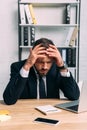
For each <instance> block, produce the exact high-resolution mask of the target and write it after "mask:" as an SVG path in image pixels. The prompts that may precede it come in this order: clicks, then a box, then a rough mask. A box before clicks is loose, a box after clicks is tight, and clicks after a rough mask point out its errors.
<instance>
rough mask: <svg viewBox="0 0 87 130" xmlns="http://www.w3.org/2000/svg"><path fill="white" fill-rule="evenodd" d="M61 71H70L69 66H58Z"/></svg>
mask: <svg viewBox="0 0 87 130" xmlns="http://www.w3.org/2000/svg"><path fill="white" fill-rule="evenodd" d="M58 68H59V70H60V71H62V70H68V68H67V65H66V64H65V63H64V64H63V65H62V66H58Z"/></svg>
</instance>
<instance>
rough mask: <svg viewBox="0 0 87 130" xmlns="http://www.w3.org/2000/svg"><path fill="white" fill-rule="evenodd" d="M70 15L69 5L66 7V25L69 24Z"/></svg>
mask: <svg viewBox="0 0 87 130" xmlns="http://www.w3.org/2000/svg"><path fill="white" fill-rule="evenodd" d="M70 15H71V6H70V4H67V5H66V24H70Z"/></svg>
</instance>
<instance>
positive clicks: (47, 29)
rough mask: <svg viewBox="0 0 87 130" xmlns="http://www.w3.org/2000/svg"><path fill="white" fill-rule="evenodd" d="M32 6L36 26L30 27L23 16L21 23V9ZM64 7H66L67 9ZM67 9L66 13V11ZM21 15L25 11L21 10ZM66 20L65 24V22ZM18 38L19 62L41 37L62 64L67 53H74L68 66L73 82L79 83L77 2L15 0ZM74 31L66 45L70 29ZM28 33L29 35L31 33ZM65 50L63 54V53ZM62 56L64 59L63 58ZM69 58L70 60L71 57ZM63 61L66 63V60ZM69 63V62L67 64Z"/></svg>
mask: <svg viewBox="0 0 87 130" xmlns="http://www.w3.org/2000/svg"><path fill="white" fill-rule="evenodd" d="M29 4H32V7H33V11H34V15H35V19H36V22H37V24H30V23H29V22H28V21H27V18H26V13H25V22H24V23H22V22H21V17H20V15H21V13H22V12H21V11H20V6H21V5H23V6H24V5H28V6H29ZM67 5H68V6H69V7H68V8H67ZM67 9H68V10H67ZM24 11H25V9H24ZM68 16H69V23H68V20H67V18H68ZM18 18H19V20H18V21H19V23H18V29H19V31H18V37H19V41H18V42H19V43H18V44H19V60H22V59H24V58H27V56H28V55H29V48H30V47H32V44H33V42H34V41H35V40H37V39H39V38H42V37H45V38H49V39H51V40H52V41H53V42H54V43H55V45H56V46H57V48H58V49H59V50H60V52H61V55H63V58H64V60H66V59H67V57H68V58H69V59H70V55H67V54H68V53H69V52H68V51H67V50H69V51H70V50H74V53H73V52H72V53H73V55H72V56H74V57H73V60H74V62H75V63H74V65H71V63H70V64H68V65H69V69H70V71H71V72H72V74H73V76H74V78H75V79H76V81H78V80H79V31H80V0H71V1H70V0H60V1H58V0H50V1H46V0H44V1H41V0H19V1H18ZM75 27H77V29H78V31H77V34H75V35H76V36H75V39H74V42H73V45H72V46H69V42H66V41H67V40H66V39H67V37H68V35H69V31H70V29H71V28H75ZM31 30H32V31H31ZM24 36H25V39H24ZM64 50H65V52H64ZM63 53H64V54H65V53H66V55H65V57H64V54H63ZM72 56H71V57H72ZM66 61H67V60H66ZM68 62H69V61H68Z"/></svg>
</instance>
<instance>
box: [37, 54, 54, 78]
mask: <svg viewBox="0 0 87 130" xmlns="http://www.w3.org/2000/svg"><path fill="white" fill-rule="evenodd" d="M52 63H53V58H50V57H48V56H47V55H45V56H44V57H43V58H38V59H37V61H36V63H35V67H36V69H37V71H38V72H39V74H40V75H42V76H44V75H46V74H47V73H48V71H49V70H50V68H51V66H52Z"/></svg>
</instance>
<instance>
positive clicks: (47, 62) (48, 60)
mask: <svg viewBox="0 0 87 130" xmlns="http://www.w3.org/2000/svg"><path fill="white" fill-rule="evenodd" d="M39 44H40V45H41V46H40V47H44V50H45V51H46V50H47V48H49V46H50V44H51V45H54V44H53V42H52V41H51V40H49V39H46V38H41V39H39V40H37V41H35V43H34V46H33V49H34V48H35V47H36V46H37V45H39ZM43 55H44V56H43ZM52 64H53V58H52V57H49V55H48V54H46V53H43V54H42V57H40V58H38V59H37V60H36V62H35V68H36V70H37V71H38V72H39V74H40V75H42V76H43V75H46V74H47V73H48V71H49V70H50V68H51V66H52Z"/></svg>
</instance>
